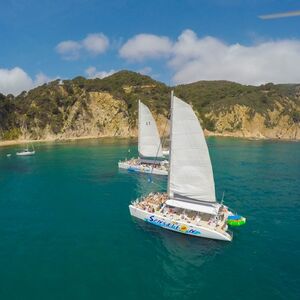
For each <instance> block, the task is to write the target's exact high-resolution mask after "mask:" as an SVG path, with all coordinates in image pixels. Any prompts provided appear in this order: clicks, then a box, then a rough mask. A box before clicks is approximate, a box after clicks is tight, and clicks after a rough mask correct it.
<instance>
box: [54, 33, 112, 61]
mask: <svg viewBox="0 0 300 300" xmlns="http://www.w3.org/2000/svg"><path fill="white" fill-rule="evenodd" d="M108 46H109V39H108V38H107V37H106V36H105V35H104V34H103V33H91V34H88V35H87V36H86V37H85V38H84V39H83V40H80V41H73V40H68V41H62V42H60V43H59V44H57V46H56V47H55V50H56V52H57V53H59V54H60V55H61V57H62V58H63V59H66V60H76V59H79V58H80V56H81V55H82V54H83V53H84V52H85V53H88V54H90V55H98V54H101V53H104V52H105V51H106V50H107V48H108Z"/></svg>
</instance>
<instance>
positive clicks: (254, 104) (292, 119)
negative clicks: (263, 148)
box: [0, 71, 300, 140]
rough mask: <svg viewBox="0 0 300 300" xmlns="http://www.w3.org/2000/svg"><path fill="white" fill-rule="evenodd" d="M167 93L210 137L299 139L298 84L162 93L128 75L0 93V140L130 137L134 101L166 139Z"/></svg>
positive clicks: (211, 86) (220, 85) (207, 85)
mask: <svg viewBox="0 0 300 300" xmlns="http://www.w3.org/2000/svg"><path fill="white" fill-rule="evenodd" d="M171 89H174V90H175V94H176V95H177V96H178V97H181V98H183V99H184V100H185V101H187V102H189V103H190V104H192V106H193V108H194V110H195V111H196V113H197V114H198V117H199V119H200V121H201V123H202V126H203V127H204V129H205V132H206V133H207V134H209V135H224V136H236V137H247V138H276V139H296V140H297V139H300V85H295V84H291V85H273V84H267V85H263V86H260V87H254V86H244V85H240V84H237V83H233V82H226V81H201V82H196V83H192V84H187V85H179V86H176V87H168V86H166V85H165V84H163V83H161V82H158V81H155V80H153V79H151V78H150V77H148V76H144V75H141V74H138V73H134V72H129V71H121V72H118V73H116V74H114V75H112V76H110V77H107V78H104V79H85V78H83V77H77V78H74V79H73V80H64V81H59V80H56V81H53V82H50V83H48V84H45V85H43V86H40V87H37V88H35V89H33V90H31V91H29V92H23V93H21V94H20V95H18V96H16V97H14V96H12V95H7V96H4V95H1V94H0V127H1V129H0V137H1V139H2V140H11V139H22V140H26V139H36V140H39V139H66V138H76V137H101V136H120V137H129V136H136V134H137V128H136V120H137V103H138V99H141V100H142V101H143V102H144V103H145V104H146V105H148V106H149V108H150V110H151V111H152V112H153V114H154V116H155V118H156V119H157V123H158V127H159V129H160V132H161V133H163V132H164V133H166V132H167V129H168V128H167V127H168V122H167V118H168V114H169V105H170V100H169V99H170V91H171Z"/></svg>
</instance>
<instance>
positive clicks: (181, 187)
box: [167, 96, 216, 206]
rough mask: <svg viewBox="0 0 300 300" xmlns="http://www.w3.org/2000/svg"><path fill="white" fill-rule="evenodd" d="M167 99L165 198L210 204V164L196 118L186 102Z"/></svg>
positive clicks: (212, 188)
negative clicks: (168, 137) (168, 144)
mask: <svg viewBox="0 0 300 300" xmlns="http://www.w3.org/2000/svg"><path fill="white" fill-rule="evenodd" d="M171 101H172V104H171V147H170V170H169V182H168V193H169V198H170V199H173V200H177V201H182V202H186V203H195V204H197V203H198V204H201V203H202V204H203V202H206V203H207V204H211V203H214V202H216V196H215V183H214V177H213V171H212V165H211V161H210V157H209V152H208V148H207V144H206V141H205V137H204V133H203V130H202V128H201V126H200V123H199V121H198V118H197V116H196V115H195V113H194V112H193V110H192V107H191V106H190V105H189V104H187V103H185V102H183V101H182V100H180V99H179V98H177V97H175V96H172V100H171ZM173 202H174V201H173ZM167 203H168V201H167ZM170 204H171V203H170ZM173 205H174V203H173ZM174 206H177V205H174Z"/></svg>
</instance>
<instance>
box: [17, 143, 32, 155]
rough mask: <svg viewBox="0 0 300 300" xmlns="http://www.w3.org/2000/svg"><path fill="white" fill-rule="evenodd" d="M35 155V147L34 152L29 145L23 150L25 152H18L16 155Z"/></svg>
mask: <svg viewBox="0 0 300 300" xmlns="http://www.w3.org/2000/svg"><path fill="white" fill-rule="evenodd" d="M34 154H35V150H34V147H33V145H32V150H31V151H30V150H29V147H28V145H27V147H26V148H25V149H23V151H20V152H17V153H16V155H17V156H32V155H34Z"/></svg>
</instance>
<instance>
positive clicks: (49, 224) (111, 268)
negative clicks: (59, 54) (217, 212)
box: [0, 138, 300, 300]
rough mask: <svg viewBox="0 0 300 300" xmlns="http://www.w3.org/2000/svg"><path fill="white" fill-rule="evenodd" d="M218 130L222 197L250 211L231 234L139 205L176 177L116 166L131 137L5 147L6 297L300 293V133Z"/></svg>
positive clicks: (0, 252)
mask: <svg viewBox="0 0 300 300" xmlns="http://www.w3.org/2000/svg"><path fill="white" fill-rule="evenodd" d="M208 142H209V148H210V152H211V156H212V162H213V166H214V173H215V180H216V186H217V195H218V197H219V198H220V197H221V196H222V192H223V191H225V203H226V204H228V205H229V206H230V207H231V208H233V209H235V210H236V211H238V212H239V213H241V214H242V215H244V216H246V217H247V220H248V223H247V224H246V225H245V226H244V227H240V228H236V229H234V240H233V242H232V243H226V242H221V241H213V240H206V239H201V238H191V237H187V236H184V235H181V234H177V233H173V232H169V231H166V230H162V229H160V228H157V227H155V226H153V225H150V224H145V223H143V222H137V221H134V220H133V219H132V218H131V217H130V215H129V211H128V204H129V203H130V201H131V200H132V199H135V198H136V197H137V196H140V195H141V194H142V193H147V192H149V191H151V190H163V189H164V188H165V187H166V180H165V179H161V178H154V181H153V183H149V182H148V181H147V176H143V175H136V174H127V173H126V172H119V171H118V169H117V162H118V160H119V159H121V158H125V157H126V156H131V155H134V154H136V145H135V144H134V143H133V142H130V141H128V140H112V139H107V140H89V141H79V142H70V143H60V144H51V143H48V144H38V145H36V147H35V148H36V150H37V154H36V155H35V156H33V157H16V156H14V155H13V156H12V157H10V158H7V157H6V155H5V154H6V153H9V152H10V153H15V152H16V151H17V150H18V149H19V148H20V147H7V148H0V299H1V300H2V299H9V300H11V299H30V300H32V299H39V300H40V299H72V300H74V299H121V298H122V299H205V298H206V299H233V298H234V299H254V298H255V299H256V300H258V299H299V293H300V280H299V274H300V250H299V249H300V234H299V232H300V221H299V219H300V205H299V201H300V155H299V153H300V143H283V142H273V141H247V140H235V139H222V138H210V139H209V140H208ZM128 149H130V150H131V152H130V153H128Z"/></svg>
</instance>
